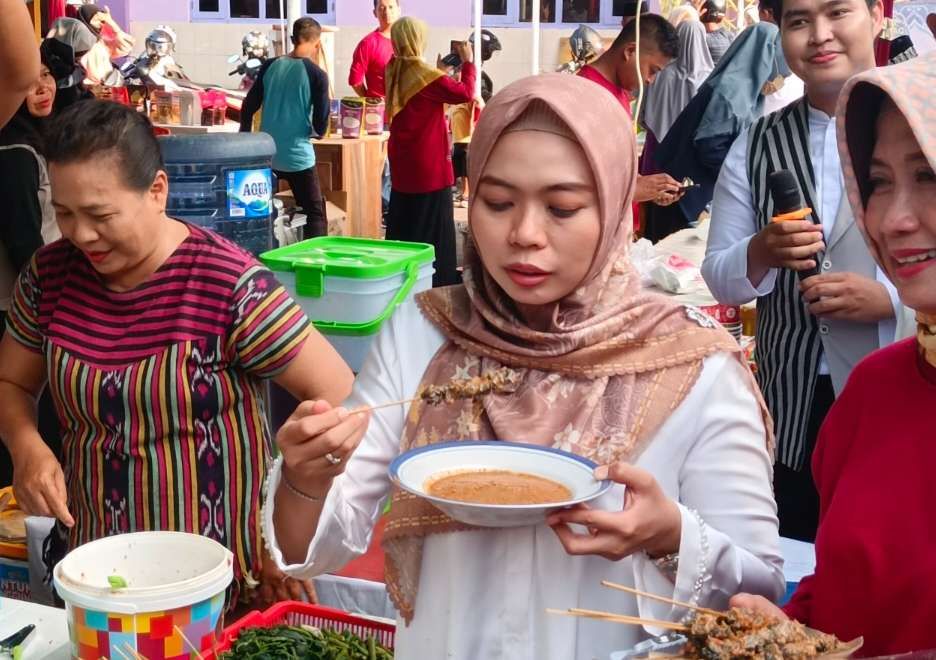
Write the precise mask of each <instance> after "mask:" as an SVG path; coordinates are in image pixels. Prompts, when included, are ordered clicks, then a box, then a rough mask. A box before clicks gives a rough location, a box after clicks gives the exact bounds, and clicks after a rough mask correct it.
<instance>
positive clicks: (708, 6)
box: [702, 0, 728, 23]
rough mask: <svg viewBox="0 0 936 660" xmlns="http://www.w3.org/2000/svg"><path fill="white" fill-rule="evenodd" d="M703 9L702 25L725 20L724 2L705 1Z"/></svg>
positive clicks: (719, 0)
mask: <svg viewBox="0 0 936 660" xmlns="http://www.w3.org/2000/svg"><path fill="white" fill-rule="evenodd" d="M703 9H704V10H705V13H704V14H702V22H703V23H721V22H722V21H723V20H725V13H726V12H727V11H728V6H727V3H726V2H725V0H706V2H705V5H703Z"/></svg>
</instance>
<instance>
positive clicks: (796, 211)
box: [767, 170, 821, 280]
mask: <svg viewBox="0 0 936 660" xmlns="http://www.w3.org/2000/svg"><path fill="white" fill-rule="evenodd" d="M767 188H768V189H769V190H770V196H771V198H772V199H773V203H774V216H773V218H771V222H786V221H788V220H805V219H807V218H811V219H812V222H813V223H815V222H816V220H815V218H814V217H813V214H812V209H811V208H809V207H808V206H806V203H805V202H804V201H803V193H802V191H801V190H800V185H799V181H797V180H796V175H794V174H793V172H791V171H790V170H777V171H776V172H771V173H770V174H769V175H768V176H767ZM820 231H821V230H820ZM814 259H815V261H816V266H815V267H813V268H811V269H809V270H801V271H798V275H799V278H800V279H801V280H805V279H806V278H807V277H812V276H813V275H818V274H819V272H820V271H819V260H820V254H819V253H818V252H817V253H816V254H815V256H814Z"/></svg>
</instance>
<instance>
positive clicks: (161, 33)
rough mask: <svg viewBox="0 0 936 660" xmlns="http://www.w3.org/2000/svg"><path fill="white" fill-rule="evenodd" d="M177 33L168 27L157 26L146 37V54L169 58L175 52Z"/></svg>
mask: <svg viewBox="0 0 936 660" xmlns="http://www.w3.org/2000/svg"><path fill="white" fill-rule="evenodd" d="M175 46H176V33H175V30H173V29H172V28H171V27H169V26H168V25H157V26H156V27H155V28H154V29H153V31H152V32H150V33H149V35H147V37H146V54H147V55H149V56H150V57H167V56H169V55H172V54H173V53H174V52H175Z"/></svg>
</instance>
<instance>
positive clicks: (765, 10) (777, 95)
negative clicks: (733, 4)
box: [757, 2, 803, 117]
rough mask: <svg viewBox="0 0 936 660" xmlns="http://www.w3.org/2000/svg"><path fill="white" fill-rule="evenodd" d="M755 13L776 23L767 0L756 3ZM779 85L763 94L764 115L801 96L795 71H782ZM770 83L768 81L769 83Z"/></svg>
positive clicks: (799, 81)
mask: <svg viewBox="0 0 936 660" xmlns="http://www.w3.org/2000/svg"><path fill="white" fill-rule="evenodd" d="M757 15H758V18H760V20H761V22H762V23H773V24H774V25H777V19H776V17H775V16H774V9H773V6H772V5H771V4H770V3H768V2H760V3H758V5H757ZM787 74H788V75H787ZM782 80H783V82H782V83H781V85H780V87H779V88H778V89H776V91H774V92H772V93H770V94H766V95H765V96H764V116H765V117H766V116H767V115H769V114H772V113H774V112H776V111H777V110H780V109H782V108H785V107H786V106H788V105H790V104H791V103H793V101H796V100H798V99H800V98H802V97H803V81H802V80H800V79H799V77H797V75H796V74H795V73H792V72H784V78H783V79H782ZM770 84H771V83H768V85H770Z"/></svg>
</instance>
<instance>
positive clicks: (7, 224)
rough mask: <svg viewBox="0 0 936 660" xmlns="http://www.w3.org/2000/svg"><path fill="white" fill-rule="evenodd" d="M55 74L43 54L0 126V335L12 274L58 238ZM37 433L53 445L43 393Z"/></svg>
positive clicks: (5, 467) (0, 470)
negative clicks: (51, 162) (48, 138)
mask: <svg viewBox="0 0 936 660" xmlns="http://www.w3.org/2000/svg"><path fill="white" fill-rule="evenodd" d="M54 102H55V77H54V75H53V74H52V72H51V71H50V70H49V66H48V62H47V60H46V59H45V58H44V57H43V58H42V64H41V68H40V75H39V78H38V80H36V82H35V83H33V86H32V89H31V90H30V91H29V93H28V95H27V96H26V100H25V101H23V105H22V106H20V109H19V110H18V111H17V113H16V115H14V116H13V119H11V120H10V122H9V123H8V124H7V125H6V126H4V127H3V129H2V130H0V199H2V200H3V201H4V220H3V222H0V337H2V336H3V334H4V332H5V331H6V315H7V312H9V310H10V306H11V305H12V302H13V288H14V284H15V282H16V276H17V274H18V273H19V272H20V271H22V270H23V268H24V267H25V266H26V265H27V264H28V263H29V260H30V259H31V258H32V256H33V254H35V252H36V250H38V249H39V248H40V247H42V245H43V244H45V243H51V242H52V241H55V240H57V239H58V238H59V237H60V236H61V233H60V232H59V230H58V225H56V223H55V209H54V208H52V195H51V192H52V191H51V186H50V184H49V172H48V168H47V166H46V161H45V157H44V156H43V155H42V154H43V124H44V123H45V121H46V120H47V119H48V118H49V116H50V115H51V114H52V108H53V104H54ZM39 405H40V418H41V421H43V422H45V421H48V422H49V425H48V427H47V425H46V424H42V428H40V431H41V432H42V436H43V438H45V439H46V441H47V442H49V441H51V444H53V445H55V446H56V447H57V446H58V444H60V443H57V442H56V441H55V439H56V437H57V435H58V434H57V433H55V430H56V429H55V427H56V424H55V422H54V415H55V412H54V409H53V407H52V405H51V400H50V399H49V398H48V396H47V395H46V396H43V397H42V398H40V404H39ZM12 482H13V463H12V461H11V460H10V454H9V452H7V450H6V447H4V446H2V445H0V488H2V487H3V486H7V485H9V484H11V483H12Z"/></svg>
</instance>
